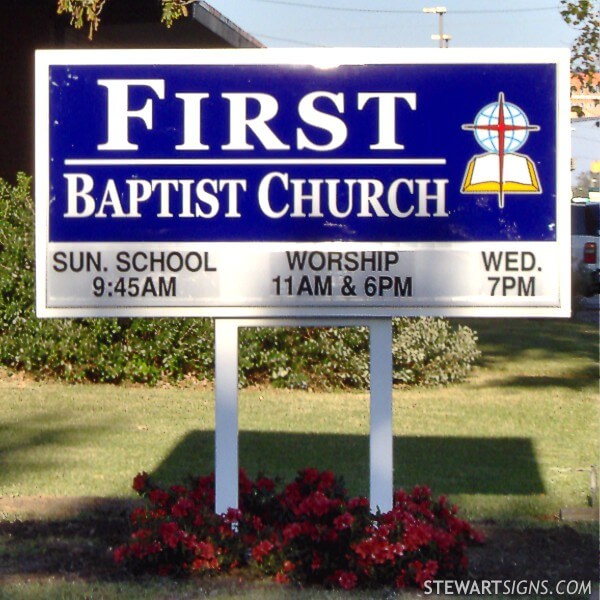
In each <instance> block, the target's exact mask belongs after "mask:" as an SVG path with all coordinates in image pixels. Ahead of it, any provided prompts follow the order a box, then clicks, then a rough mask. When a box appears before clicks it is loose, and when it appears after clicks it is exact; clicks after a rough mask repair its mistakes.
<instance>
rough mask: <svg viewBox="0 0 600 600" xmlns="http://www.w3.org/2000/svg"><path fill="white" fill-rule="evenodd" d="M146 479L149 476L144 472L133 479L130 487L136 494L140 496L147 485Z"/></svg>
mask: <svg viewBox="0 0 600 600" xmlns="http://www.w3.org/2000/svg"><path fill="white" fill-rule="evenodd" d="M148 478H149V475H148V473H146V471H144V472H143V473H138V474H137V475H136V476H135V477H134V478H133V486H132V487H133V489H134V490H135V491H136V492H137V493H138V494H141V493H142V492H143V491H144V490H145V489H146V485H147V484H148Z"/></svg>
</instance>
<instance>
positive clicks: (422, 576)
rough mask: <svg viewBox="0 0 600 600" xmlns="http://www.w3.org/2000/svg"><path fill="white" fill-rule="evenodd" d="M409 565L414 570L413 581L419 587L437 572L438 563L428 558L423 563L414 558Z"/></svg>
mask: <svg viewBox="0 0 600 600" xmlns="http://www.w3.org/2000/svg"><path fill="white" fill-rule="evenodd" d="M411 566H412V568H413V570H414V579H415V583H416V584H417V585H418V586H419V587H420V588H423V587H424V586H425V583H426V582H428V581H431V580H432V579H433V578H434V577H435V575H436V573H437V572H438V563H437V561H435V560H428V561H427V562H426V563H425V565H423V563H422V562H421V561H419V560H415V561H414V562H413V563H412V565H411Z"/></svg>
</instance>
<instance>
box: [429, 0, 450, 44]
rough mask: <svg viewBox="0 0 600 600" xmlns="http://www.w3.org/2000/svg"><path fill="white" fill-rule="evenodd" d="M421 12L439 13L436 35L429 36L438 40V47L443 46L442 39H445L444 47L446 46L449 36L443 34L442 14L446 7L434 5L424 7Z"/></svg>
mask: <svg viewBox="0 0 600 600" xmlns="http://www.w3.org/2000/svg"><path fill="white" fill-rule="evenodd" d="M423 12H424V13H433V14H436V15H439V22H440V32H439V34H438V35H436V36H431V37H432V39H434V40H436V39H439V40H440V48H443V47H444V40H446V48H447V47H448V41H449V40H450V36H444V14H445V13H446V7H445V6H435V7H431V8H424V9H423Z"/></svg>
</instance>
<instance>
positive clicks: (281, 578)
mask: <svg viewBox="0 0 600 600" xmlns="http://www.w3.org/2000/svg"><path fill="white" fill-rule="evenodd" d="M275 581H276V582H277V583H281V584H282V585H287V584H288V583H289V582H290V578H289V577H288V576H287V575H286V574H285V573H277V575H275Z"/></svg>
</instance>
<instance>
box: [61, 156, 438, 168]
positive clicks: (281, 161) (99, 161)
mask: <svg viewBox="0 0 600 600" xmlns="http://www.w3.org/2000/svg"><path fill="white" fill-rule="evenodd" d="M445 164H446V159H445V158H67V159H65V165H66V166H68V167H76V166H90V167H93V166H111V165H112V166H134V165H148V166H154V165H155V166H171V165H173V166H188V165H189V166H194V165H198V166H204V165H206V166H209V165H215V166H218V165H225V166H229V165H445Z"/></svg>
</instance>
